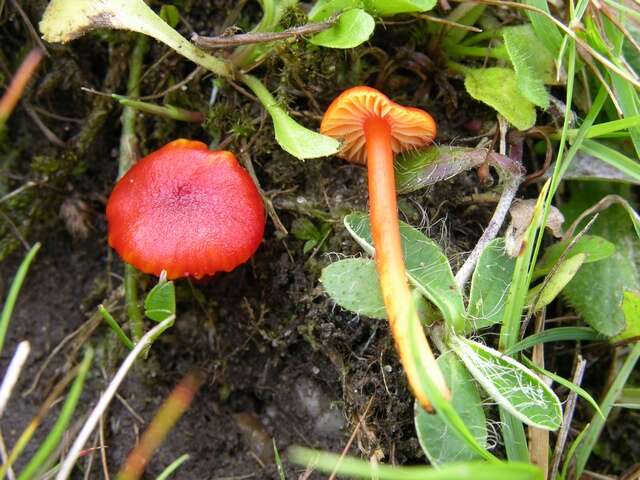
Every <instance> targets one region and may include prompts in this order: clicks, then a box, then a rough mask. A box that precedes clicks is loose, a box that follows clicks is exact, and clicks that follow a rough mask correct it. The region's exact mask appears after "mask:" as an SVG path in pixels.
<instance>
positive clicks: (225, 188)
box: [107, 140, 265, 279]
mask: <svg viewBox="0 0 640 480" xmlns="http://www.w3.org/2000/svg"><path fill="white" fill-rule="evenodd" d="M107 220H108V222H109V245H111V246H112V247H113V248H114V249H115V250H116V251H117V252H118V254H119V255H120V256H121V257H122V258H123V259H124V260H125V261H126V262H127V263H130V264H131V265H133V266H135V267H136V268H138V269H139V270H141V271H143V272H145V273H153V274H155V275H159V274H160V273H161V272H162V270H166V271H167V277H168V278H170V279H173V278H179V277H196V278H199V277H203V276H206V275H213V274H214V273H216V272H219V271H225V272H229V271H231V270H233V269H234V268H236V267H237V266H238V265H240V264H242V263H244V262H246V261H247V260H248V259H249V258H250V257H251V256H252V255H253V254H254V252H255V251H256V250H257V248H258V246H259V245H260V242H261V241H262V237H263V234H264V227H265V215H264V206H263V204H262V199H261V198H260V194H259V192H258V189H257V188H256V186H255V184H254V182H253V180H252V179H251V177H250V176H249V174H248V173H247V172H246V170H244V169H243V168H242V167H241V166H240V165H239V164H238V161H237V160H236V157H235V156H234V155H233V153H231V152H227V151H210V150H209V149H208V147H207V146H206V145H205V144H204V143H202V142H196V141H190V140H176V141H174V142H171V143H169V144H167V145H165V146H164V147H162V148H161V149H159V150H156V151H155V152H153V153H151V154H150V155H148V156H146V157H145V158H143V159H142V160H140V161H139V162H138V163H137V164H136V165H134V166H133V167H132V168H131V170H129V172H127V174H126V175H124V176H123V177H122V178H121V179H120V180H119V181H118V183H117V184H116V186H115V188H114V189H113V192H112V193H111V196H110V197H109V201H108V203H107Z"/></svg>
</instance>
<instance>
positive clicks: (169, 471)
mask: <svg viewBox="0 0 640 480" xmlns="http://www.w3.org/2000/svg"><path fill="white" fill-rule="evenodd" d="M187 460H189V454H187V453H185V454H184V455H181V456H179V457H178V458H176V459H175V460H174V461H173V462H171V464H170V465H169V466H168V467H167V468H165V469H164V470H163V471H162V473H161V474H160V475H158V476H157V477H156V480H167V478H169V477H170V476H171V475H173V473H174V472H175V471H176V470H177V469H178V468H180V467H181V466H182V464H183V463H184V462H186V461H187Z"/></svg>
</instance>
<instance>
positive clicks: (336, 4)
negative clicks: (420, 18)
mask: <svg viewBox="0 0 640 480" xmlns="http://www.w3.org/2000/svg"><path fill="white" fill-rule="evenodd" d="M436 3H437V0H393V1H389V0H319V1H317V2H316V3H315V4H314V6H313V8H312V9H311V11H310V12H309V20H311V21H312V22H323V21H325V20H328V19H329V18H331V17H332V16H333V15H336V14H338V13H340V12H343V11H345V10H348V9H350V8H363V9H365V10H366V11H367V12H369V13H371V14H374V15H380V16H387V15H397V14H399V13H417V12H426V11H428V10H431V9H432V8H433V7H435V5H436Z"/></svg>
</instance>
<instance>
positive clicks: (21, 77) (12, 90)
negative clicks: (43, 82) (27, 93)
mask: <svg viewBox="0 0 640 480" xmlns="http://www.w3.org/2000/svg"><path fill="white" fill-rule="evenodd" d="M43 58H44V52H43V51H42V50H40V49H39V48H35V49H33V50H31V51H30V52H29V54H28V55H27V57H26V58H25V59H24V61H23V62H22V64H21V65H20V68H19V69H18V71H17V72H16V73H15V75H14V76H13V79H12V80H11V83H10V84H9V87H8V88H7V90H6V91H5V92H4V95H3V96H2V98H0V129H2V127H3V126H4V124H5V123H6V122H7V120H8V119H9V116H10V115H11V112H13V109H14V108H15V107H16V105H17V104H18V102H19V101H20V97H22V93H23V92H24V89H25V88H27V85H28V84H29V80H31V77H33V74H34V73H35V72H36V70H37V69H38V67H39V66H40V62H42V59H43Z"/></svg>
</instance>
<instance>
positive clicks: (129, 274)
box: [124, 263, 144, 343]
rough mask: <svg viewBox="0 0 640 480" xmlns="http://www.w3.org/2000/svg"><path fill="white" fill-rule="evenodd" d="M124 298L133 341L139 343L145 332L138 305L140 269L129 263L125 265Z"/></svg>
mask: <svg viewBox="0 0 640 480" xmlns="http://www.w3.org/2000/svg"><path fill="white" fill-rule="evenodd" d="M124 298H125V303H126V304H127V315H128V316H129V321H130V322H131V336H132V337H133V341H134V342H135V343H138V342H139V341H140V339H141V338H142V334H143V333H144V321H143V319H142V312H141V311H140V306H139V305H138V271H137V270H136V268H135V267H134V266H132V265H129V264H128V263H125V265H124Z"/></svg>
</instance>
